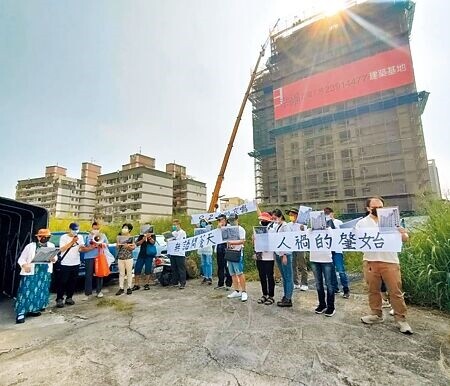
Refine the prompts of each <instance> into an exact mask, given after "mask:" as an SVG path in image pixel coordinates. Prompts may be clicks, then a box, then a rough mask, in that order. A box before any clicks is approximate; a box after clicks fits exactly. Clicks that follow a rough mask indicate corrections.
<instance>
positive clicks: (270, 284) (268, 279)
mask: <svg viewBox="0 0 450 386" xmlns="http://www.w3.org/2000/svg"><path fill="white" fill-rule="evenodd" d="M274 264H275V261H274V260H256V267H257V268H258V272H259V280H260V282H261V290H262V293H263V295H264V296H270V297H272V298H273V297H274V296H275V279H274V277H273V267H274Z"/></svg>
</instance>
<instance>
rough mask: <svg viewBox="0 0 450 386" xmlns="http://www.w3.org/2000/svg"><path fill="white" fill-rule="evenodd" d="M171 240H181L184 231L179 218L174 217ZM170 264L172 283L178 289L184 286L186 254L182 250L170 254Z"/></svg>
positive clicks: (184, 234)
mask: <svg viewBox="0 0 450 386" xmlns="http://www.w3.org/2000/svg"><path fill="white" fill-rule="evenodd" d="M172 236H173V240H183V239H185V238H186V232H185V231H184V230H183V229H181V223H180V220H177V219H174V220H173V223H172ZM170 265H171V268H172V285H173V286H174V287H178V288H179V289H184V288H185V287H186V255H185V253H184V252H176V254H172V255H170Z"/></svg>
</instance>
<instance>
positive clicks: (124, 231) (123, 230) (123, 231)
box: [122, 228, 130, 234]
mask: <svg viewBox="0 0 450 386" xmlns="http://www.w3.org/2000/svg"><path fill="white" fill-rule="evenodd" d="M129 231H130V230H129V229H128V228H122V233H125V234H127V233H128V232H129Z"/></svg>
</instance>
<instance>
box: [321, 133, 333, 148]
mask: <svg viewBox="0 0 450 386" xmlns="http://www.w3.org/2000/svg"><path fill="white" fill-rule="evenodd" d="M332 143H333V138H332V137H331V135H324V136H323V137H320V146H325V145H331V144H332Z"/></svg>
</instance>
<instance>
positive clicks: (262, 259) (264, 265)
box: [256, 212, 275, 306]
mask: <svg viewBox="0 0 450 386" xmlns="http://www.w3.org/2000/svg"><path fill="white" fill-rule="evenodd" d="M258 219H259V225H261V226H264V227H268V226H269V225H270V224H271V223H272V216H271V215H270V214H269V213H267V212H262V213H261V214H260V215H259V216H258ZM270 229H272V230H273V228H270ZM268 231H270V230H269V229H268ZM274 264H275V256H274V253H273V252H270V251H267V252H261V253H260V255H259V258H257V260H256V268H258V273H259V281H260V282H261V290H262V296H261V298H259V299H258V301H257V302H258V304H265V305H267V306H270V305H272V304H273V303H274V302H275V300H274V296H275V278H274V276H273V268H274Z"/></svg>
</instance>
